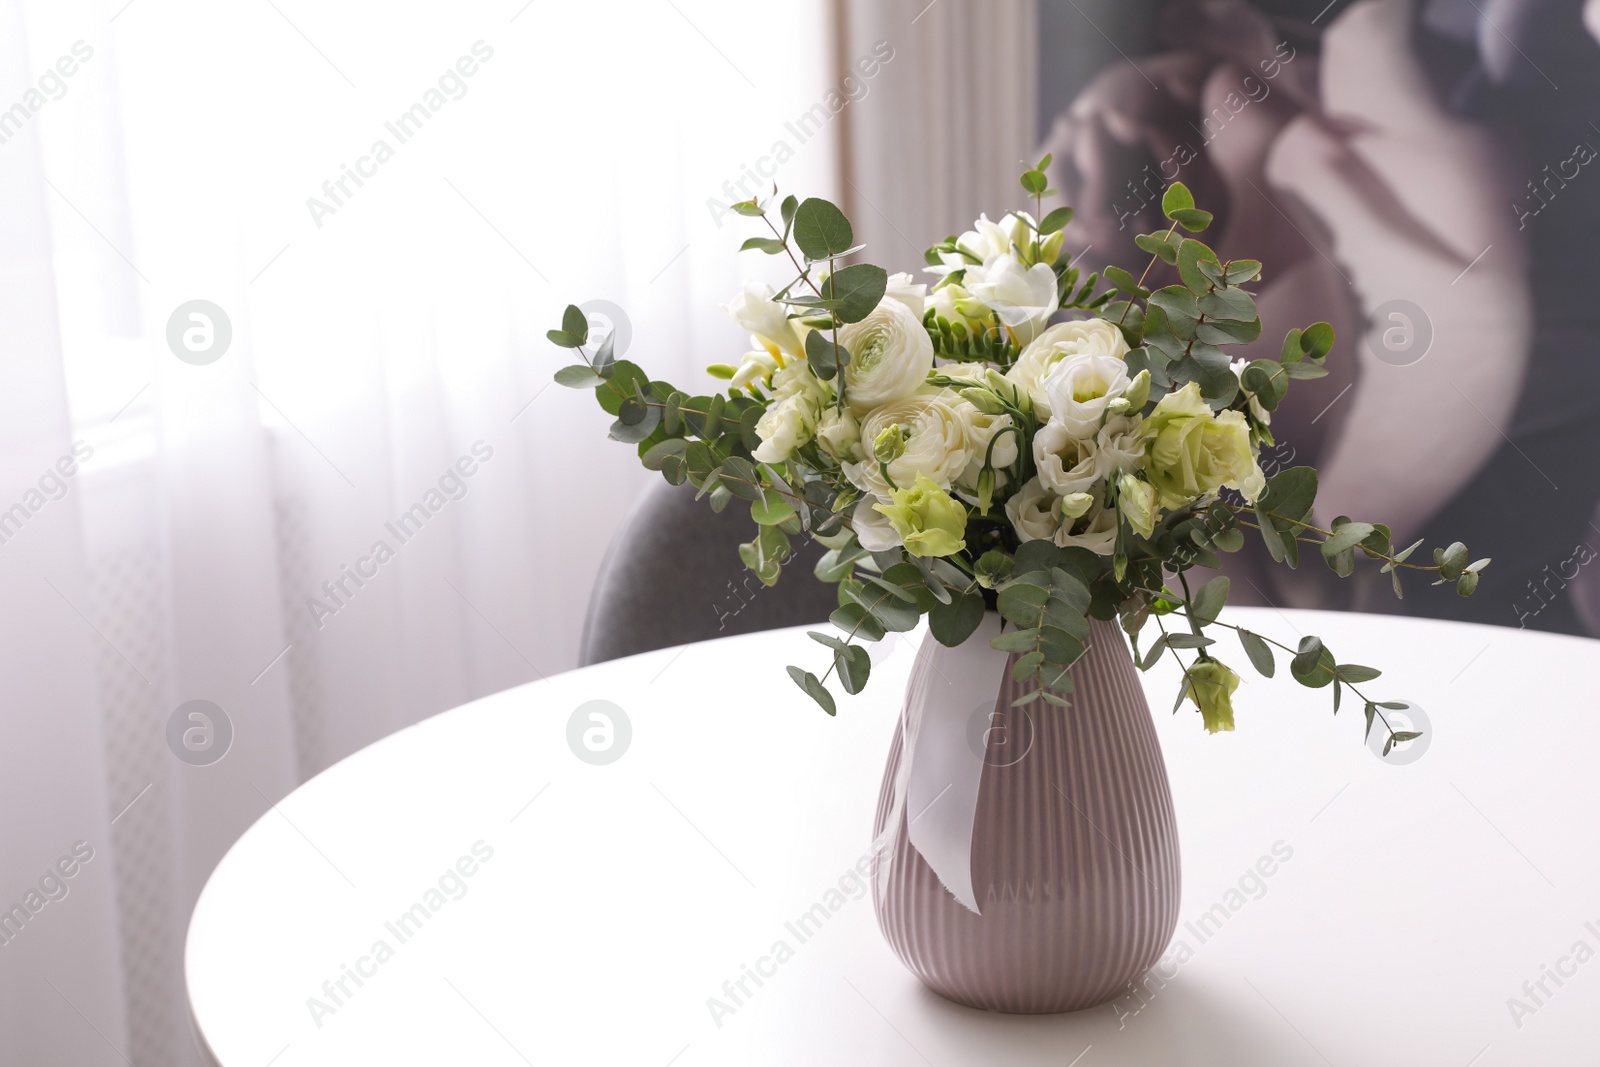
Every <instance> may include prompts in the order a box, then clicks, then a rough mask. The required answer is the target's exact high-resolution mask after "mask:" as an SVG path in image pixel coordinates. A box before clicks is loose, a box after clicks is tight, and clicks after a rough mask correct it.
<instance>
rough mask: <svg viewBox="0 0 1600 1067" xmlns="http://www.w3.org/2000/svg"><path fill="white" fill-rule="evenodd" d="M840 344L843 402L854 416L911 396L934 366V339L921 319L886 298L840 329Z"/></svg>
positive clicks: (903, 305) (899, 304)
mask: <svg viewBox="0 0 1600 1067" xmlns="http://www.w3.org/2000/svg"><path fill="white" fill-rule="evenodd" d="M839 343H840V344H842V345H844V347H845V349H846V350H847V351H848V352H849V353H850V363H849V365H848V366H847V367H845V369H844V380H845V403H847V404H849V405H850V408H851V410H853V411H855V412H856V414H858V415H863V414H866V413H867V412H869V411H871V410H872V409H873V408H876V407H880V406H881V405H884V404H889V403H892V402H894V401H896V400H904V399H905V398H906V397H909V396H911V395H912V394H913V393H915V392H916V391H917V390H919V389H921V388H922V387H923V386H924V385H925V384H926V383H927V380H928V372H929V371H931V370H932V369H933V341H932V339H931V338H929V337H928V331H927V330H926V329H924V328H923V325H922V320H921V319H919V318H917V317H916V316H915V315H913V314H912V313H911V309H910V308H908V307H906V305H905V304H902V303H901V302H900V301H898V300H894V299H892V298H889V297H885V298H884V299H883V300H881V301H879V303H878V306H877V307H876V308H873V310H872V312H871V314H869V315H868V316H867V317H866V318H864V319H862V320H861V321H860V322H852V323H850V324H849V325H848V326H846V327H844V328H843V329H841V330H840V331H839Z"/></svg>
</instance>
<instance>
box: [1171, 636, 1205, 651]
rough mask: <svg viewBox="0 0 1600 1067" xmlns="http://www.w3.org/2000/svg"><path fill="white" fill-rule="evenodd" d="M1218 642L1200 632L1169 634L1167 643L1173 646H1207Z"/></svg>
mask: <svg viewBox="0 0 1600 1067" xmlns="http://www.w3.org/2000/svg"><path fill="white" fill-rule="evenodd" d="M1216 643H1217V642H1216V641H1215V640H1213V639H1212V638H1209V637H1203V636H1201V635H1200V634H1167V644H1169V645H1171V646H1172V647H1173V648H1206V647H1207V646H1209V645H1214V644H1216Z"/></svg>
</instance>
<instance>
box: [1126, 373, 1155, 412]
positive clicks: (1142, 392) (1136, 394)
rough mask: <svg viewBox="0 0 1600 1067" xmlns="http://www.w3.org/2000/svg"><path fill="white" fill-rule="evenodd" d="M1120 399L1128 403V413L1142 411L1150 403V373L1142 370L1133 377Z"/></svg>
mask: <svg viewBox="0 0 1600 1067" xmlns="http://www.w3.org/2000/svg"><path fill="white" fill-rule="evenodd" d="M1121 399H1123V400H1126V401H1127V402H1128V410H1129V411H1143V410H1144V406H1145V405H1146V404H1148V403H1149V402H1150V372H1149V371H1148V370H1142V371H1140V372H1139V373H1138V374H1137V375H1135V376H1134V379H1133V382H1132V384H1130V385H1129V386H1128V388H1126V389H1124V390H1123V391H1122V397H1121Z"/></svg>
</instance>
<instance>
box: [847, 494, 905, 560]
mask: <svg viewBox="0 0 1600 1067" xmlns="http://www.w3.org/2000/svg"><path fill="white" fill-rule="evenodd" d="M876 503H878V500H877V498H876V497H871V496H864V497H862V498H861V499H860V500H858V501H856V506H855V510H854V511H852V512H851V513H850V526H851V528H852V529H853V530H855V532H856V540H857V541H860V542H861V547H862V548H864V549H866V550H867V551H868V552H888V551H890V550H892V549H896V548H899V547H900V545H901V543H902V542H901V540H900V534H899V533H898V532H897V531H896V530H895V528H894V523H892V522H890V521H889V517H888V516H887V515H885V514H884V513H883V512H881V511H879V510H878V509H877V508H875V507H873V506H872V505H874V504H876Z"/></svg>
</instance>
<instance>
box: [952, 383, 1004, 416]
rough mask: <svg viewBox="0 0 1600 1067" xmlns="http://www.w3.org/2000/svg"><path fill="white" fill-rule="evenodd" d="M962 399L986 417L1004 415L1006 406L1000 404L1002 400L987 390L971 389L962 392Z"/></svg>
mask: <svg viewBox="0 0 1600 1067" xmlns="http://www.w3.org/2000/svg"><path fill="white" fill-rule="evenodd" d="M961 399H963V400H965V401H966V402H967V403H969V404H971V405H972V406H973V407H975V408H977V409H978V410H979V411H981V412H983V413H984V414H985V415H1004V414H1005V411H1006V408H1005V405H1004V404H1002V403H1000V398H999V397H997V396H995V395H994V394H993V393H991V392H990V391H989V390H987V389H979V388H976V387H974V388H971V389H963V390H961Z"/></svg>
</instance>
